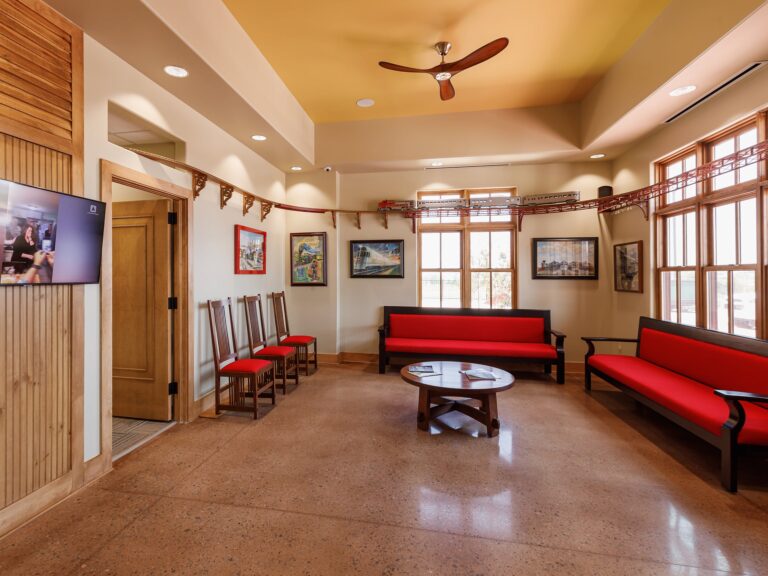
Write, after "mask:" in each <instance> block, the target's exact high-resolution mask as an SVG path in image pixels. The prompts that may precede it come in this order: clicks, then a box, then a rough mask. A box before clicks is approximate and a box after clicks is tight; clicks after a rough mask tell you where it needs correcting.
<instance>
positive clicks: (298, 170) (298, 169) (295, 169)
mask: <svg viewBox="0 0 768 576" xmlns="http://www.w3.org/2000/svg"><path fill="white" fill-rule="evenodd" d="M291 170H293V171H294V172H301V166H291Z"/></svg>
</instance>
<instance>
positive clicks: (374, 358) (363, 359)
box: [339, 352, 379, 364]
mask: <svg viewBox="0 0 768 576" xmlns="http://www.w3.org/2000/svg"><path fill="white" fill-rule="evenodd" d="M378 361H379V355H378V354H368V353H362V352H342V353H341V354H339V363H341V364H346V363H350V364H376V363H377V362H378Z"/></svg>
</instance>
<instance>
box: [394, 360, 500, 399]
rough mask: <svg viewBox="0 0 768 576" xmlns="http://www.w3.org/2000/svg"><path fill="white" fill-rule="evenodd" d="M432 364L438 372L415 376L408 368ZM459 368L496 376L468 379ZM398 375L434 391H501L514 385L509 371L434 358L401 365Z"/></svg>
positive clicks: (415, 384) (411, 382)
mask: <svg viewBox="0 0 768 576" xmlns="http://www.w3.org/2000/svg"><path fill="white" fill-rule="evenodd" d="M424 365H428V366H432V367H433V368H434V369H435V372H439V374H435V375H430V376H427V375H424V376H421V377H420V376H416V375H415V374H411V373H410V372H409V371H408V369H409V368H411V367H412V366H424ZM459 370H488V371H489V372H492V373H493V374H494V375H495V376H496V380H470V379H469V378H467V377H466V376H465V375H464V374H462V373H461V372H459ZM400 377H401V378H402V379H403V380H405V381H406V382H408V384H413V385H414V386H418V387H420V388H426V389H428V390H433V391H435V392H449V391H456V392H488V393H491V392H501V391H503V390H509V389H510V388H512V386H514V385H515V377H514V376H512V374H510V373H509V372H506V371H504V370H501V369H500V368H494V367H492V366H485V365H484V364H474V363H472V362H449V361H443V360H436V361H431V362H418V363H416V364H409V365H408V366H403V369H402V370H400Z"/></svg>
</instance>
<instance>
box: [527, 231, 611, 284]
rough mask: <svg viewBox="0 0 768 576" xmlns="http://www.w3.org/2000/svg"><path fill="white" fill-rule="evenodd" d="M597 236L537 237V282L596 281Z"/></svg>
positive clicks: (534, 258) (533, 263)
mask: <svg viewBox="0 0 768 576" xmlns="http://www.w3.org/2000/svg"><path fill="white" fill-rule="evenodd" d="M597 263H598V255H597V237H588V238H534V239H533V254H532V258H531V267H532V269H533V270H532V274H533V279H534V280H597V277H598V276H597V272H598V271H597Z"/></svg>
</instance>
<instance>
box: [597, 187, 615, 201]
mask: <svg viewBox="0 0 768 576" xmlns="http://www.w3.org/2000/svg"><path fill="white" fill-rule="evenodd" d="M607 196H613V186H600V187H599V188H598V189H597V197H598V198H605V197H607Z"/></svg>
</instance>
